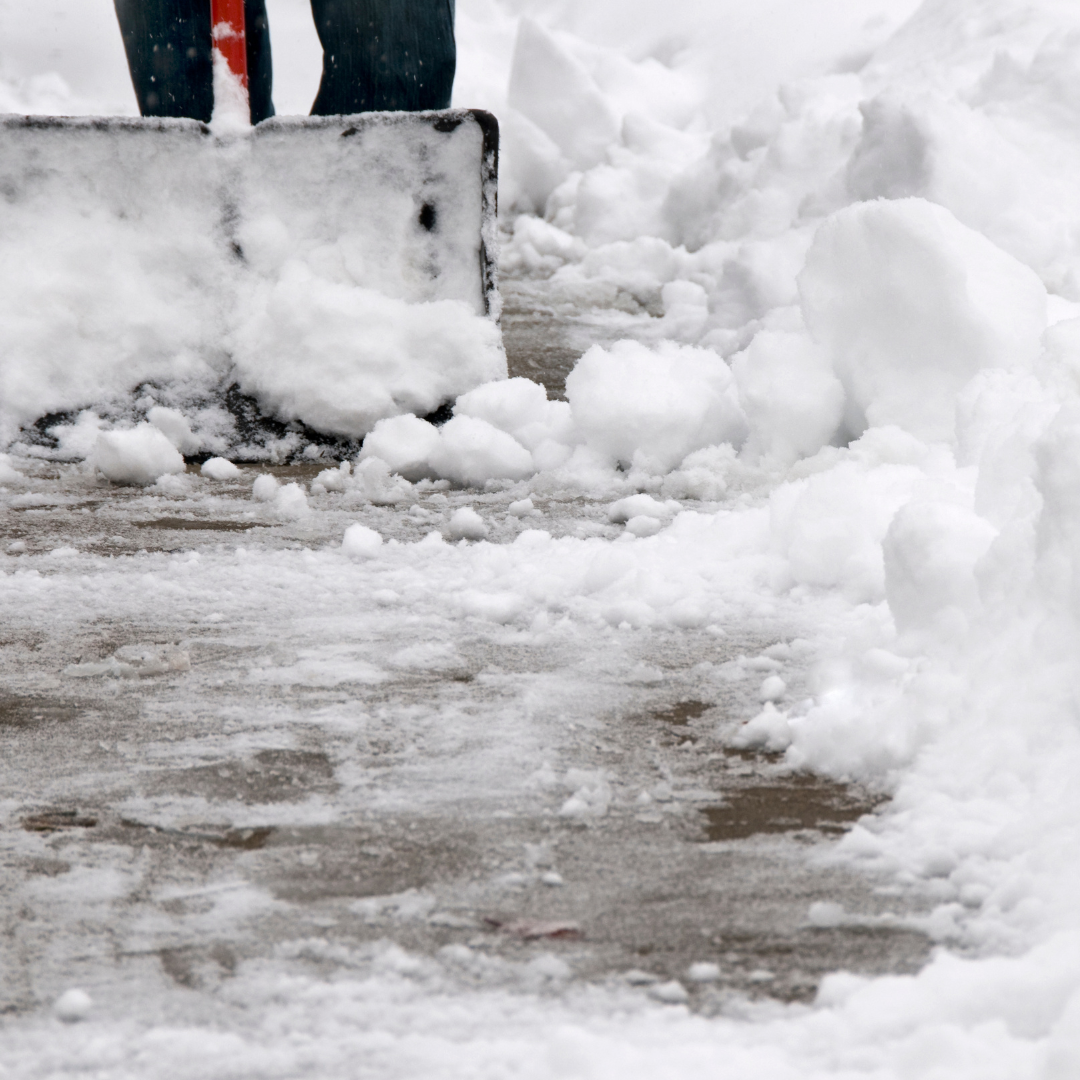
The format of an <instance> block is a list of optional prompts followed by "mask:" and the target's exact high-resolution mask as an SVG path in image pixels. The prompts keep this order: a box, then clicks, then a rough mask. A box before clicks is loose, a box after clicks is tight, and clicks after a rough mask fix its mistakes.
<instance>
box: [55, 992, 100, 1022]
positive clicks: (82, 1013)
mask: <svg viewBox="0 0 1080 1080" xmlns="http://www.w3.org/2000/svg"><path fill="white" fill-rule="evenodd" d="M93 1006H94V1003H93V1002H92V1001H91V1000H90V995H89V994H88V993H87V992H86V991H85V990H79V989H77V988H74V987H73V988H72V989H71V990H65V991H64V992H63V993H62V994H61V995H60V996H59V997H58V998H57V999H56V1002H55V1003H54V1004H53V1012H54V1013H56V1017H57V1019H58V1020H63V1022H64V1023H65V1024H74V1023H78V1021H80V1020H85V1019H86V1018H87V1017H88V1016H89V1015H90V1010H91V1009H92V1008H93Z"/></svg>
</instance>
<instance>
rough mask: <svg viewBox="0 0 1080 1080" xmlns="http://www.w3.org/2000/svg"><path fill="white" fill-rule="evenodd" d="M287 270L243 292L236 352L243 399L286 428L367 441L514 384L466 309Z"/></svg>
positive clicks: (487, 322)
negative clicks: (393, 425)
mask: <svg viewBox="0 0 1080 1080" xmlns="http://www.w3.org/2000/svg"><path fill="white" fill-rule="evenodd" d="M342 276H343V277H345V278H346V280H334V279H331V278H327V277H324V276H321V275H320V274H317V273H315V272H314V271H313V269H312V268H311V267H310V266H309V265H308V264H307V263H303V262H300V261H299V260H289V261H287V262H286V263H285V265H284V266H283V267H282V268H281V271H280V274H279V276H278V277H277V278H266V279H259V280H257V281H254V282H248V283H245V289H244V291H243V294H242V298H241V300H240V301H239V302H238V305H237V310H238V315H237V321H236V326H235V329H234V331H233V332H232V334H231V335H230V338H229V345H230V347H231V349H232V352H233V357H234V360H235V363H236V371H237V375H238V379H239V383H240V386H241V389H242V390H243V391H244V392H245V393H248V394H251V395H252V396H254V397H256V398H258V400H259V401H260V402H261V403H262V405H263V407H264V408H265V409H267V410H269V411H272V412H274V413H275V414H276V415H277V416H279V417H281V418H282V419H284V420H302V421H303V422H304V423H306V424H308V425H309V426H311V427H313V428H315V429H316V430H317V431H324V432H328V433H331V434H336V435H348V436H352V437H358V436H362V435H366V434H367V433H368V432H369V431H371V429H372V428H373V427H374V426H375V424H376V423H377V422H378V421H379V420H381V419H383V418H384V417H388V416H397V415H398V414H400V413H407V412H411V413H416V414H418V415H425V414H427V413H430V412H432V411H434V410H435V409H437V408H438V407H439V406H440V405H442V404H443V403H444V402H447V401H452V400H453V399H454V398H455V397H457V396H458V395H459V394H462V393H464V392H465V391H467V390H470V389H472V388H473V387H474V386H478V385H479V384H480V383H484V382H488V381H489V380H491V379H501V378H505V377H506V355H505V353H504V352H503V349H502V339H501V337H500V334H499V329H498V326H497V325H496V324H495V323H494V322H493V321H492V320H491V319H488V318H486V317H484V316H482V315H477V314H476V313H475V312H474V311H473V310H472V308H471V307H470V305H469V304H467V303H465V302H464V301H460V300H433V301H430V302H427V303H415V304H411V303H408V302H406V301H405V300H401V299H398V298H396V297H390V296H384V295H383V294H382V293H380V292H377V291H375V290H374V289H368V288H361V287H360V286H358V285H356V284H353V283H352V282H351V280H348V275H347V274H346V273H344V272H343V274H342Z"/></svg>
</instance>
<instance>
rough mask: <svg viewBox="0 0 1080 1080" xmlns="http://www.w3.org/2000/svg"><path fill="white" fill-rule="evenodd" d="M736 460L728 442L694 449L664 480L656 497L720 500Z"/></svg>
mask: <svg viewBox="0 0 1080 1080" xmlns="http://www.w3.org/2000/svg"><path fill="white" fill-rule="evenodd" d="M737 461H738V453H737V451H736V450H735V448H734V447H733V446H732V445H731V444H730V443H724V444H723V445H721V446H706V447H705V448H704V449H702V450H695V451H694V452H693V453H692V454H688V455H687V456H686V458H685V459H684V460H683V462H682V464H680V465H679V467H678V469H676V470H675V472H673V473H668V475H667V476H665V477H664V482H663V484H662V486H661V488H660V494H661V495H663V496H664V497H665V498H667V499H702V500H708V501H710V502H712V501H716V500H719V499H722V498H723V497H724V495H725V494H726V493H727V489H728V476H729V475H730V473H731V471H732V470H733V468H734V467H735V465H736V463H737Z"/></svg>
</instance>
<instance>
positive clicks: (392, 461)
mask: <svg viewBox="0 0 1080 1080" xmlns="http://www.w3.org/2000/svg"><path fill="white" fill-rule="evenodd" d="M438 445H439V429H438V428H437V427H435V425H434V424H429V423H428V422H427V421H426V420H421V419H420V417H418V416H414V415H413V414H412V413H405V414H404V415H402V416H392V417H389V418H387V419H386V420H380V421H379V422H378V423H377V424H376V425H375V427H374V428H372V430H371V432H370V433H369V434H368V435H367V437H366V438H365V439H364V446H363V448H362V449H361V451H360V460H361V461H363V460H365V459H366V458H371V457H377V458H381V459H382V460H383V461H385V462H386V464H387V465H389V466H390V468H391V469H392V470H393V471H394V472H396V473H397V474H398V475H399V476H403V477H405V479H406V480H412V481H416V480H423V479H424V478H425V477H429V476H431V475H432V469H431V458H432V455H434V453H435V451H436V449H437V447H438Z"/></svg>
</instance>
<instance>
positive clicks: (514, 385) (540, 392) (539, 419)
mask: <svg viewBox="0 0 1080 1080" xmlns="http://www.w3.org/2000/svg"><path fill="white" fill-rule="evenodd" d="M454 415H455V416H474V417H476V418H477V419H478V420H486V421H487V422H488V423H489V424H491V426H492V427H497V428H498V429H499V430H500V431H505V432H506V433H507V434H508V435H513V436H514V438H515V439H516V440H517V441H518V442H519V443H521V445H522V446H524V447H525V448H526V449H527V450H535V449H536V448H537V447H538V446H540V445H542V444H543V443H545V442H546V441H548V440H553V441H556V442H562V443H568V442H570V441H571V431H572V427H573V419H572V417H571V413H570V406H569V405H567V403H566V402H565V401H548V397H547V391H546V390H545V389H544V387H543V386H541V385H540V384H539V383H534V382H532V381H531V380H530V379H523V378H521V377H517V378H513V379H500V380H499V381H498V382H490V383H485V384H484V385H483V386H478V387H477V388H476V389H475V390H470V391H469V393H467V394H462V395H461V397H459V398H458V399H457V402H456V403H455V405H454Z"/></svg>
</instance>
